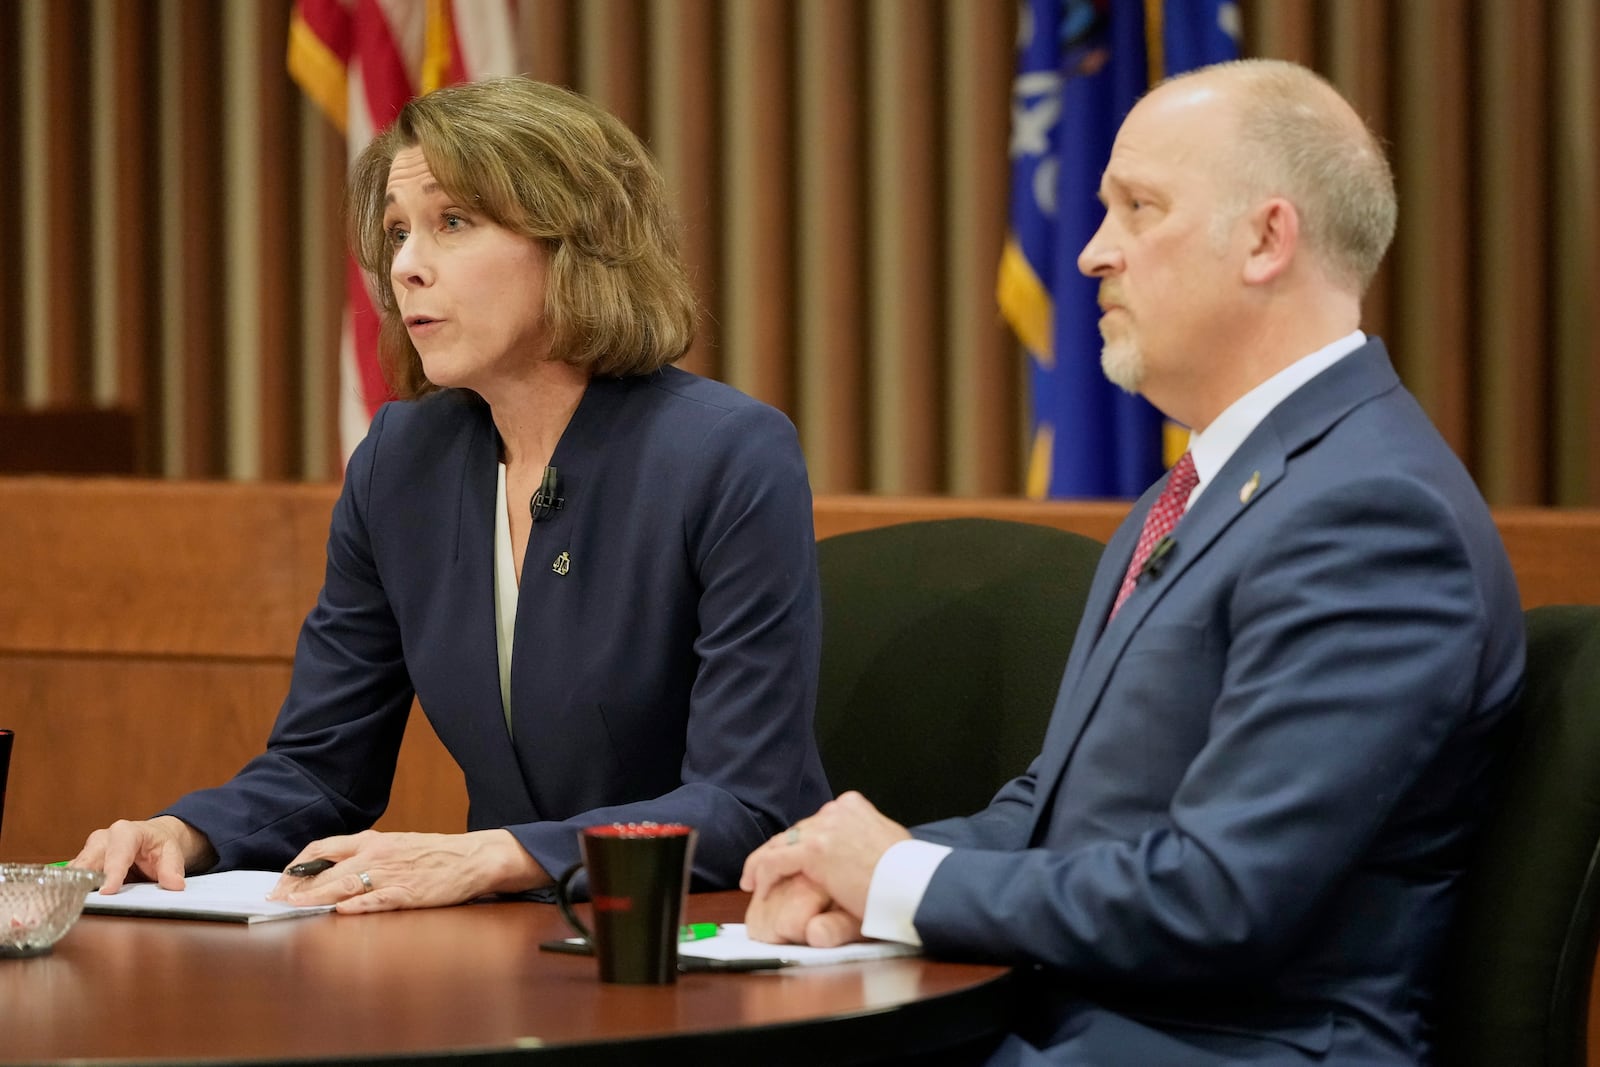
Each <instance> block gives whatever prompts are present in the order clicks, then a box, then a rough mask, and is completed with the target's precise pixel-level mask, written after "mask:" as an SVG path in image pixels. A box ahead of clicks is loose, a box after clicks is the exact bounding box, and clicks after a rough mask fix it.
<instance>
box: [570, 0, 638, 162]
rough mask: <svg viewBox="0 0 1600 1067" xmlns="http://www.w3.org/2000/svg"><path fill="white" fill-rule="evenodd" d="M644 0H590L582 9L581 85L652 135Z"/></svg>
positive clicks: (633, 126) (609, 108)
mask: <svg viewBox="0 0 1600 1067" xmlns="http://www.w3.org/2000/svg"><path fill="white" fill-rule="evenodd" d="M646 10H647V8H646V4H645V0H587V2H586V3H584V4H582V5H580V6H579V8H578V20H579V21H578V25H579V32H578V41H579V66H578V89H579V90H580V91H581V92H583V93H584V94H585V95H587V96H588V97H589V98H590V99H592V100H593V101H595V103H597V104H599V105H600V106H601V107H603V108H605V109H606V110H607V111H609V112H611V113H612V114H613V115H615V116H617V117H618V118H620V119H621V120H622V121H623V122H625V123H627V124H628V127H629V128H630V129H631V130H633V132H634V133H636V134H638V135H639V136H640V137H641V138H642V139H644V140H645V141H649V139H650V110H649V107H648V104H647V101H646V87H647V86H648V85H649V79H650V51H649V49H648V47H647V44H646V40H645V25H646V19H645V13H646Z"/></svg>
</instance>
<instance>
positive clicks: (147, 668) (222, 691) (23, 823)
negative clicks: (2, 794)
mask: <svg viewBox="0 0 1600 1067" xmlns="http://www.w3.org/2000/svg"><path fill="white" fill-rule="evenodd" d="M288 680H289V671H288V668H287V666H286V665H285V664H281V663H279V664H261V665H245V664H239V663H227V664H206V663H200V662H193V661H171V662H162V661H153V660H143V661H130V660H125V659H121V658H115V657H113V658H103V657H76V656H68V657H62V656H43V655H41V656H14V655H10V654H6V653H0V691H3V692H5V693H6V694H7V698H6V704H7V706H6V710H5V713H4V714H5V718H6V725H7V727H8V728H10V729H13V730H15V731H16V741H15V743H14V749H13V752H12V764H11V777H10V781H9V782H8V785H7V790H6V792H7V797H6V820H5V840H4V842H3V846H4V852H3V855H4V856H5V857H6V858H7V859H14V860H24V859H27V860H38V861H47V862H48V861H54V860H60V859H68V858H70V857H72V856H74V855H76V854H77V850H78V847H79V846H81V845H82V844H83V839H84V837H85V836H87V835H88V833H89V832H90V831H92V830H95V829H97V828H99V827H101V826H107V825H109V824H110V823H111V822H112V821H114V820H116V819H139V818H148V817H149V816H150V815H153V814H155V813H156V812H157V811H159V810H160V809H161V808H162V807H164V806H165V805H167V804H170V803H171V802H172V801H174V800H176V799H177V798H178V796H179V795H181V794H182V793H185V792H187V791H189V790H191V789H199V788H203V787H206V786H212V785H218V784H220V783H221V782H223V781H225V780H226V779H227V777H228V776H229V775H231V774H232V773H233V772H234V771H236V770H238V769H239V768H240V767H242V766H244V764H245V761H247V760H248V759H249V758H250V757H251V756H254V755H256V754H257V753H259V752H261V751H262V750H263V749H264V748H265V747H266V740H267V731H268V730H269V729H270V728H271V726H272V719H273V716H274V715H275V714H276V712H277V709H278V704H279V703H280V702H281V701H282V699H283V694H284V691H285V689H286V688H287V686H288ZM158 709H159V710H158ZM67 783H70V788H67V787H65V785H66V784H67Z"/></svg>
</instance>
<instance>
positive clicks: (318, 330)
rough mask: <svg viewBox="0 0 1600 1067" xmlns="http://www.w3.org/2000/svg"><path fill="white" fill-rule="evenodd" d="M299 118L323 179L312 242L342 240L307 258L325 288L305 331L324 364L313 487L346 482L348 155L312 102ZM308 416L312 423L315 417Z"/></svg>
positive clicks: (319, 371)
mask: <svg viewBox="0 0 1600 1067" xmlns="http://www.w3.org/2000/svg"><path fill="white" fill-rule="evenodd" d="M300 115H301V124H302V129H304V127H305V126H306V125H310V126H311V127H312V128H313V131H314V132H313V133H312V134H311V135H309V136H307V137H305V138H304V139H303V140H302V142H301V143H302V145H303V146H305V147H306V148H308V149H315V150H314V151H308V152H307V153H306V154H307V156H308V157H312V156H314V157H315V160H314V161H311V162H313V164H314V165H313V166H312V168H311V169H312V170H313V171H314V173H315V174H316V175H317V176H319V177H320V178H321V179H322V185H321V187H320V188H318V189H316V193H315V196H316V199H315V204H316V209H314V210H313V211H312V212H310V214H311V217H312V218H314V219H317V220H318V221H319V222H320V227H319V228H318V229H317V230H316V231H315V234H312V235H309V236H316V235H318V234H320V235H327V234H337V235H338V237H337V238H336V239H333V240H328V239H323V240H321V241H317V242H315V243H314V244H313V251H314V252H316V251H320V253H321V255H320V256H318V255H309V256H307V257H306V261H307V263H308V264H309V266H310V268H311V269H310V270H309V271H308V272H307V273H308V274H309V275H310V276H311V277H313V278H315V279H318V280H319V281H320V283H321V284H319V285H317V286H316V296H315V297H314V298H313V297H310V296H308V297H307V299H308V300H313V299H314V300H315V301H316V304H315V306H314V307H313V308H312V309H311V311H312V312H315V311H317V310H320V311H321V317H320V318H318V317H317V316H316V315H315V314H312V313H308V315H307V318H306V323H305V325H306V329H307V330H308V331H312V332H311V333H309V334H308V335H307V338H306V342H307V344H306V347H307V350H308V351H312V352H317V353H320V355H321V358H320V359H318V360H317V366H316V368H315V369H314V370H313V371H312V372H309V373H307V374H306V375H305V376H304V379H303V380H305V381H307V382H315V383H316V390H315V391H316V393H317V395H318V396H320V397H321V398H322V405H321V408H320V414H321V423H320V426H319V431H320V432H319V434H318V435H317V439H318V440H320V441H321V442H322V455H323V463H322V465H321V467H320V469H319V468H318V467H317V466H316V465H315V464H314V463H311V462H310V461H309V459H308V466H307V471H308V472H310V473H309V474H308V477H309V478H310V479H311V480H313V481H322V480H332V481H338V480H340V479H342V478H343V477H344V451H343V446H342V444H341V441H340V435H339V391H340V389H341V382H340V368H339V343H340V331H341V328H342V326H343V322H344V277H345V257H346V251H345V249H346V241H345V238H344V232H345V215H344V207H343V204H344V187H345V173H346V171H347V170H348V166H349V163H348V152H347V146H346V145H345V141H344V137H343V135H342V134H340V133H339V131H338V130H337V129H336V128H334V126H333V124H332V123H330V122H326V121H324V120H323V119H322V118H321V116H320V115H318V114H317V113H316V112H315V109H314V108H313V107H312V106H311V105H310V103H309V102H307V101H304V100H302V101H301V103H300ZM302 292H304V290H302ZM307 414H308V417H309V416H310V414H311V413H310V412H308V413H307Z"/></svg>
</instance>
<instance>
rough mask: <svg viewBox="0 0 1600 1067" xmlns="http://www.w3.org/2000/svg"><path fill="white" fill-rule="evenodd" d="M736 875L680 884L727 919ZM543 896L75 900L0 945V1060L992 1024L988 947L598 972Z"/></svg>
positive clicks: (508, 1052) (544, 1055)
mask: <svg viewBox="0 0 1600 1067" xmlns="http://www.w3.org/2000/svg"><path fill="white" fill-rule="evenodd" d="M745 900H746V897H745V895H744V894H742V893H710V894H700V895H695V896H692V897H690V898H689V908H688V916H687V917H688V919H689V920H691V921H696V922H709V921H719V922H730V921H739V920H740V919H741V917H742V915H743V912H744V903H745ZM567 932H568V931H567V930H566V927H565V924H564V923H563V922H562V920H561V917H560V915H559V914H558V913H557V911H556V909H555V908H554V907H553V906H551V905H547V904H532V903H520V902H502V903H489V904H472V905H466V906H462V907H456V908H440V909H434V910H429V911H408V912H391V913H386V914H380V915H368V916H337V915H335V916H326V915H323V916H312V917H308V918H304V919H292V920H284V921H280V922H269V923H263V924H258V925H256V926H254V927H247V926H244V925H234V924H228V923H209V922H186V921H178V920H163V919H124V918H113V917H107V916H97V915H96V916H85V917H84V918H82V919H80V920H79V921H78V924H77V925H76V926H75V927H73V929H72V930H71V931H70V932H69V933H68V934H67V936H66V937H65V938H64V939H62V941H60V942H59V943H58V944H57V945H56V947H55V951H54V952H53V953H52V954H50V955H48V956H43V957H38V958H35V959H29V960H0V1062H19V1061H22V1062H37V1061H46V1062H49V1061H62V1060H69V1059H71V1060H78V1059H94V1060H100V1061H107V1060H109V1061H141V1060H142V1061H152V1060H180V1059H181V1060H185V1061H191V1062H235V1063H236V1062H241V1061H263V1060H269V1061H270V1060H291V1061H312V1060H338V1061H341V1062H344V1063H360V1062H377V1061H387V1060H392V1059H394V1058H396V1057H400V1056H404V1057H408V1063H413V1064H421V1063H427V1062H430V1061H433V1060H439V1061H443V1060H444V1059H445V1058H446V1057H450V1058H451V1059H452V1060H454V1059H458V1058H460V1057H461V1056H462V1055H468V1056H472V1057H473V1058H474V1059H479V1060H483V1061H491V1060H492V1061H499V1060H501V1059H509V1058H513V1057H514V1058H517V1059H528V1058H531V1059H533V1060H534V1061H535V1062H536V1063H538V1064H545V1065H549V1064H600V1063H629V1064H643V1063H660V1062H674V1063H682V1062H694V1063H717V1062H735V1063H748V1064H762V1065H767V1064H809V1065H814V1064H831V1063H851V1062H862V1061H865V1060H868V1059H871V1058H874V1057H880V1056H887V1055H921V1054H924V1053H927V1052H929V1051H932V1050H935V1049H940V1048H947V1047H950V1046H953V1045H957V1044H961V1043H964V1042H969V1041H972V1040H974V1039H978V1038H982V1037H984V1036H986V1035H993V1034H998V1033H999V1032H1000V1031H1001V1030H1003V1029H1004V1028H1005V1025H1006V1023H1005V1019H1006V1000H1007V996H1008V987H1009V984H1010V983H1009V982H1008V980H1007V975H1008V973H1009V972H1008V971H1007V970H1006V969H1005V968H1003V967H992V966H979V965H970V964H956V963H939V962H932V961H928V960H923V959H918V958H912V959H898V960H878V961H873V962H870V963H859V964H845V965H839V966H830V967H807V968H790V969H787V970H784V971H778V972H767V973H757V974H686V975H682V976H681V977H680V979H679V981H678V983H677V984H676V985H673V986H616V985H602V984H601V983H600V982H599V980H598V979H597V977H596V971H595V963H594V961H593V960H592V959H588V958H585V957H578V956H563V955H557V954H554V953H548V952H540V951H538V949H537V945H538V943H539V942H540V941H542V940H546V939H549V938H555V937H561V936H565V935H566V934H567Z"/></svg>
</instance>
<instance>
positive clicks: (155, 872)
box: [71, 815, 217, 895]
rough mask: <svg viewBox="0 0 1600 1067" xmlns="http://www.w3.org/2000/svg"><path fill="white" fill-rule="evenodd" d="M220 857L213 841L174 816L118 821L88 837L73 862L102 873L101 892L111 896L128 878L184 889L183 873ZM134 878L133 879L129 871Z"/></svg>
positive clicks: (202, 867)
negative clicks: (103, 880) (139, 820)
mask: <svg viewBox="0 0 1600 1067" xmlns="http://www.w3.org/2000/svg"><path fill="white" fill-rule="evenodd" d="M216 861H217V853H216V850H214V849H213V848H212V847H211V841H210V840H209V839H208V838H207V837H206V835H205V834H202V833H201V832H200V831H199V830H196V829H195V828H194V827H192V826H190V825H189V824H188V823H186V822H184V821H183V820H182V819H179V818H177V817H176V816H172V815H158V816H156V817H155V818H154V819H147V820H145V821H143V822H131V821H129V820H127V819H118V820H117V821H116V822H114V823H112V824H111V825H110V826H108V827H106V828H105V829H104V830H96V831H95V832H94V833H92V834H90V835H89V837H88V839H87V840H85V841H84V843H83V848H82V849H81V850H80V851H79V852H78V854H77V856H75V857H74V858H73V860H72V863H71V866H73V867H83V868H85V869H87V870H91V871H103V872H104V873H105V876H106V879H105V883H104V884H103V885H101V887H100V892H102V893H105V894H107V895H110V894H112V893H115V892H116V891H117V890H119V889H121V888H122V885H123V883H124V882H127V881H130V880H131V881H146V880H148V881H152V882H155V883H156V884H158V885H159V886H161V888H162V889H182V888H183V876H184V875H185V874H187V873H188V872H190V871H195V870H204V869H206V868H207V867H210V866H211V865H212V864H213V863H215V862H216ZM130 874H131V875H134V876H135V877H134V878H132V879H130V878H129V877H128V876H129V875H130Z"/></svg>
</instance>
